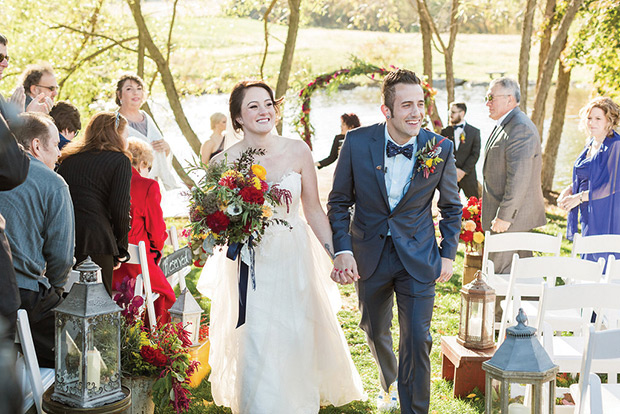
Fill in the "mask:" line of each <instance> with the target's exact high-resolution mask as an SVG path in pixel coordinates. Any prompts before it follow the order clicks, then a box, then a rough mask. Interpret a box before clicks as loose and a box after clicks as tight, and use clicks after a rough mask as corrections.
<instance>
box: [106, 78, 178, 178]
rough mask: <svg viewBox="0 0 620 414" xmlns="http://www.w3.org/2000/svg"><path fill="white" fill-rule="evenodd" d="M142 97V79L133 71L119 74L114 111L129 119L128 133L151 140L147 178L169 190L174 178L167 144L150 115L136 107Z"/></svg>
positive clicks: (143, 99) (143, 93)
mask: <svg viewBox="0 0 620 414" xmlns="http://www.w3.org/2000/svg"><path fill="white" fill-rule="evenodd" d="M145 101H146V91H145V89H144V81H143V80H142V79H141V78H140V77H139V76H137V75H133V74H124V75H123V76H121V77H120V79H119V80H118V82H117V83H116V99H115V102H116V104H117V105H118V106H119V109H118V111H119V112H120V113H121V115H123V116H124V117H125V118H126V119H127V122H128V123H129V125H128V128H127V131H128V133H129V136H130V137H136V138H140V139H141V140H143V141H146V142H148V143H149V144H151V146H152V147H153V151H154V153H153V156H154V160H153V168H152V169H151V172H150V173H149V178H153V179H159V180H161V182H162V184H163V185H164V188H165V189H166V190H172V189H174V188H177V182H176V179H175V178H174V175H173V173H172V156H171V152H170V145H168V143H167V142H166V141H165V140H164V138H163V137H162V135H161V132H159V129H158V128H157V125H155V122H154V121H153V118H151V117H150V116H149V114H147V113H146V112H144V111H143V110H141V109H140V108H141V107H142V105H143V104H144V102H145Z"/></svg>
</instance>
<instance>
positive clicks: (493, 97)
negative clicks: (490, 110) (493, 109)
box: [484, 94, 510, 102]
mask: <svg viewBox="0 0 620 414" xmlns="http://www.w3.org/2000/svg"><path fill="white" fill-rule="evenodd" d="M500 96H510V95H491V94H489V95H487V96H485V97H484V102H493V99H495V98H499V97H500Z"/></svg>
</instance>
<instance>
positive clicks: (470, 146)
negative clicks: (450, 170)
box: [441, 102, 480, 198]
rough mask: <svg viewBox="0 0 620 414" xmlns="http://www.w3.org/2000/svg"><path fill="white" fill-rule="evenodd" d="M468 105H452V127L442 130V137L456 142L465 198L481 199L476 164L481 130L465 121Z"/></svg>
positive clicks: (457, 174)
mask: <svg viewBox="0 0 620 414" xmlns="http://www.w3.org/2000/svg"><path fill="white" fill-rule="evenodd" d="M466 113H467V105H465V103H464V102H454V103H452V104H451V105H450V126H448V127H446V128H444V129H442V130H441V135H443V136H444V137H448V138H450V140H452V142H454V159H455V161H456V179H457V180H458V184H459V188H460V189H461V190H463V193H464V194H465V197H467V198H469V197H480V194H479V192H478V177H477V176H476V163H477V162H478V158H480V130H479V129H478V128H476V127H475V126H473V125H470V124H468V123H467V122H466V121H465V114H466Z"/></svg>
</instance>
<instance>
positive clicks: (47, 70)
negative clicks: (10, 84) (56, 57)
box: [22, 63, 59, 113]
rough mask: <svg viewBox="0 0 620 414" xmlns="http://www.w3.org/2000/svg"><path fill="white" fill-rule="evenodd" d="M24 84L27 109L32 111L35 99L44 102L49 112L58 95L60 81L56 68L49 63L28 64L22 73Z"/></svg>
mask: <svg viewBox="0 0 620 414" xmlns="http://www.w3.org/2000/svg"><path fill="white" fill-rule="evenodd" d="M22 79H23V80H22V86H23V87H24V92H25V94H26V99H25V103H24V105H25V109H26V110H27V111H29V112H30V104H31V102H32V101H33V100H34V101H39V102H44V103H45V108H46V109H47V112H45V113H49V111H50V110H51V109H52V106H53V105H54V99H56V97H57V96H58V88H59V86H58V82H56V75H55V74H54V69H52V66H51V65H50V64H49V63H44V64H35V65H28V66H27V67H26V69H25V70H24V73H23V74H22Z"/></svg>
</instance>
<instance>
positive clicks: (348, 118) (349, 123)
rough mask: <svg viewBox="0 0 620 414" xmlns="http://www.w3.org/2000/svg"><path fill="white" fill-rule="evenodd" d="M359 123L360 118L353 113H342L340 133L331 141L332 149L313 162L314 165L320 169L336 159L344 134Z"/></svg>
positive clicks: (357, 126)
mask: <svg viewBox="0 0 620 414" xmlns="http://www.w3.org/2000/svg"><path fill="white" fill-rule="evenodd" d="M360 125H361V124H360V119H359V118H358V117H357V115H355V114H354V113H350V114H342V115H341V116H340V134H338V135H336V136H335V137H334V142H333V143H332V149H331V151H330V152H329V156H327V158H325V159H323V160H321V161H319V162H317V163H315V165H316V166H317V167H318V168H319V169H321V168H323V167H327V166H328V165H330V164H332V163H333V162H334V161H336V160H337V159H338V154H339V153H340V148H341V147H342V143H343V142H344V137H345V135H347V132H349V131H350V130H352V129H355V128H359V126H360Z"/></svg>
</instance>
